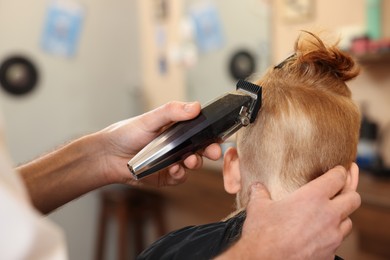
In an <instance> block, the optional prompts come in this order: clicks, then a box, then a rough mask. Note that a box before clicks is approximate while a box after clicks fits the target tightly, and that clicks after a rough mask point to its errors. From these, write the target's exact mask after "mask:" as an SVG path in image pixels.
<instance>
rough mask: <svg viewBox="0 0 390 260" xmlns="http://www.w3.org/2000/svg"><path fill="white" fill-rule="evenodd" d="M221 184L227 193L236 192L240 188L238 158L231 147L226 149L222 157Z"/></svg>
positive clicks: (235, 150) (234, 149)
mask: <svg viewBox="0 0 390 260" xmlns="http://www.w3.org/2000/svg"><path fill="white" fill-rule="evenodd" d="M223 184H224V187H225V190H226V192H227V193H230V194H236V193H238V192H239V191H240V190H241V172H240V160H239V158H238V152H237V149H236V148H233V147H230V148H228V149H227V150H226V152H225V155H224V158H223Z"/></svg>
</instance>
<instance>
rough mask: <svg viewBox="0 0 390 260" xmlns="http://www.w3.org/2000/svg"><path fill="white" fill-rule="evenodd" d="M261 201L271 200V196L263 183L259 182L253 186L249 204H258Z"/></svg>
mask: <svg viewBox="0 0 390 260" xmlns="http://www.w3.org/2000/svg"><path fill="white" fill-rule="evenodd" d="M261 200H271V194H270V193H269V191H268V189H267V188H266V187H265V186H264V185H263V184H262V183H260V182H257V183H255V184H252V186H251V189H250V193H249V204H252V203H254V204H257V203H258V202H259V201H261Z"/></svg>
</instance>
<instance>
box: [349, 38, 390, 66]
mask: <svg viewBox="0 0 390 260" xmlns="http://www.w3.org/2000/svg"><path fill="white" fill-rule="evenodd" d="M349 52H350V53H351V54H352V55H353V56H354V57H356V59H357V60H358V61H359V62H360V63H361V64H368V63H383V62H384V63H390V39H389V38H383V39H378V40H372V39H370V38H369V37H359V38H356V39H354V40H353V41H352V44H351V47H350V49H349Z"/></svg>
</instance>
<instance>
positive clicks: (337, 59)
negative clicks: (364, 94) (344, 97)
mask: <svg viewBox="0 0 390 260" xmlns="http://www.w3.org/2000/svg"><path fill="white" fill-rule="evenodd" d="M303 32H304V34H301V35H300V37H298V39H297V41H296V42H295V53H296V59H295V64H296V65H298V67H300V70H301V73H302V74H309V75H308V76H310V75H311V74H312V73H315V74H317V75H318V74H319V73H320V74H331V75H334V76H336V77H337V78H339V79H340V80H342V81H348V80H350V79H353V78H355V77H356V76H357V75H358V74H359V71H360V68H359V66H358V64H357V63H356V62H355V61H354V60H353V58H352V57H351V56H350V55H349V54H347V53H345V52H343V51H341V50H340V49H339V48H338V47H337V43H338V42H336V44H333V45H329V46H328V45H325V43H324V42H323V41H322V40H321V39H320V38H319V37H318V36H317V35H315V34H313V33H311V32H308V31H303Z"/></svg>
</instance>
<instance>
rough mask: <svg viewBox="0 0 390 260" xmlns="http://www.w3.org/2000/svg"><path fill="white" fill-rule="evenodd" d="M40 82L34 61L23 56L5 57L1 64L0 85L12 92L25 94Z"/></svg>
mask: <svg viewBox="0 0 390 260" xmlns="http://www.w3.org/2000/svg"><path fill="white" fill-rule="evenodd" d="M37 83H38V71H37V68H36V67H35V65H34V64H33V62H32V61H31V60H29V59H27V58H26V57H23V56H12V57H9V58H7V59H5V60H4V61H3V62H2V64H1V66H0V85H1V87H2V88H3V89H4V90H5V91H7V92H8V93H10V94H13V95H24V94H27V93H29V92H30V91H32V90H33V89H34V88H35V87H36V85H37Z"/></svg>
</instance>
